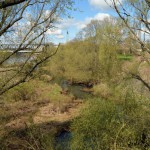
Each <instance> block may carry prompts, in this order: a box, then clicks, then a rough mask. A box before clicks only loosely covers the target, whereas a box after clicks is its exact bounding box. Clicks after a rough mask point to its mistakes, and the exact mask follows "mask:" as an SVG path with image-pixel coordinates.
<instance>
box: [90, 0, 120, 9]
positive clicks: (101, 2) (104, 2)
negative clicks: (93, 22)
mask: <svg viewBox="0 0 150 150" xmlns="http://www.w3.org/2000/svg"><path fill="white" fill-rule="evenodd" d="M88 1H89V3H90V5H91V6H94V7H95V8H97V9H101V10H104V9H110V6H113V4H112V1H111V0H88ZM122 1H123V0H119V2H118V1H116V4H117V5H119V3H122Z"/></svg>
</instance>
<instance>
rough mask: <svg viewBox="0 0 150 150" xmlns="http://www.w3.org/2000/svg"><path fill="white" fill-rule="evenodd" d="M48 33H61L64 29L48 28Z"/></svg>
mask: <svg viewBox="0 0 150 150" xmlns="http://www.w3.org/2000/svg"><path fill="white" fill-rule="evenodd" d="M46 34H48V35H61V34H62V30H61V29H48V30H47V32H46Z"/></svg>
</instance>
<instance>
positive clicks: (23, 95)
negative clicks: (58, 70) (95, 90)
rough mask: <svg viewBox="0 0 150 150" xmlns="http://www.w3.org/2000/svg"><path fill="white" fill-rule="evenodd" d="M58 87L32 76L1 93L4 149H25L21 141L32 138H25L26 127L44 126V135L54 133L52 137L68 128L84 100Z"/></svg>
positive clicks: (0, 115)
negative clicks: (30, 78)
mask: <svg viewBox="0 0 150 150" xmlns="http://www.w3.org/2000/svg"><path fill="white" fill-rule="evenodd" d="M62 90H63V89H62V88H61V87H60V86H59V85H58V84H56V83H55V84H50V83H46V82H43V81H39V80H33V81H30V82H29V83H27V84H26V83H25V84H23V85H21V86H20V87H17V88H16V89H14V90H12V91H10V92H9V93H8V94H6V95H4V97H3V98H2V101H1V103H0V120H1V125H0V143H1V146H2V147H4V149H7V150H9V149H12V148H14V149H26V148H23V147H24V141H26V142H31V141H32V140H31V141H30V140H29V141H28V139H30V138H29V137H28V133H27V130H29V131H30V130H31V129H32V128H33V127H34V128H37V129H36V130H39V129H40V130H44V131H43V133H42V134H44V135H45V134H47V132H50V134H51V135H52V134H54V136H53V137H52V138H54V137H55V136H57V135H59V134H60V133H61V131H63V130H68V127H69V124H70V122H71V121H72V120H73V119H74V118H76V117H77V116H78V115H79V112H80V110H81V109H82V108H83V107H84V101H83V99H79V98H76V99H75V98H74V96H73V94H71V93H70V92H69V93H67V94H63V92H62ZM78 90H80V89H78ZM6 99H7V101H6ZM34 132H38V131H33V133H32V134H33V136H36V134H37V133H34ZM24 134H25V135H26V136H24ZM38 134H39V133H38ZM39 136H40V135H39ZM31 143H32V142H31Z"/></svg>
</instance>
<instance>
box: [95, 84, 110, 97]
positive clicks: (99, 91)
mask: <svg viewBox="0 0 150 150" xmlns="http://www.w3.org/2000/svg"><path fill="white" fill-rule="evenodd" d="M93 93H94V95H96V96H100V97H102V98H106V99H107V98H108V97H110V95H111V89H110V88H109V87H108V85H107V84H105V83H101V84H98V85H95V86H94V87H93Z"/></svg>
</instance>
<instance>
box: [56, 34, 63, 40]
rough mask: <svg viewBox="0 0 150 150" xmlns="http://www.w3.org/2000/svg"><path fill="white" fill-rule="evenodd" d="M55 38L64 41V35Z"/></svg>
mask: <svg viewBox="0 0 150 150" xmlns="http://www.w3.org/2000/svg"><path fill="white" fill-rule="evenodd" d="M56 38H58V39H64V35H57V36H56Z"/></svg>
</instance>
